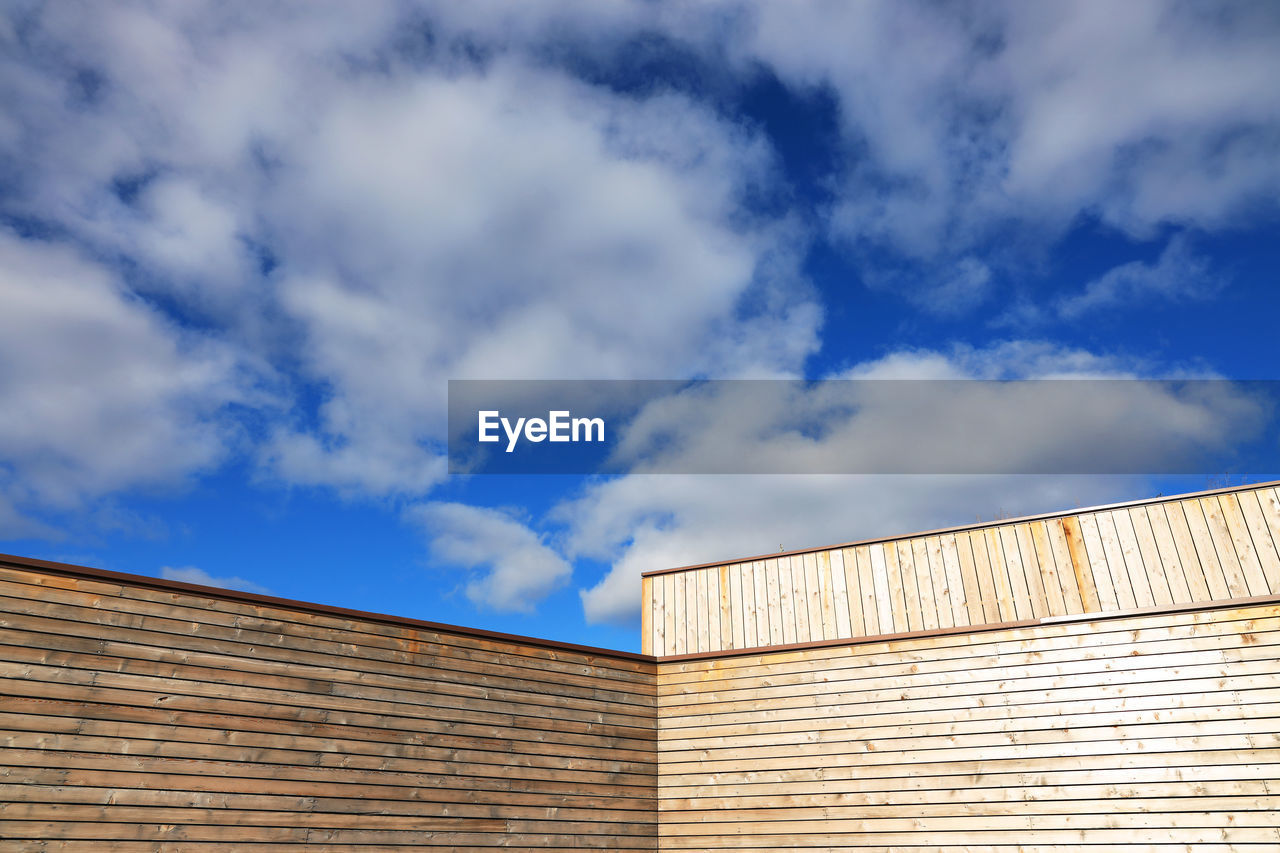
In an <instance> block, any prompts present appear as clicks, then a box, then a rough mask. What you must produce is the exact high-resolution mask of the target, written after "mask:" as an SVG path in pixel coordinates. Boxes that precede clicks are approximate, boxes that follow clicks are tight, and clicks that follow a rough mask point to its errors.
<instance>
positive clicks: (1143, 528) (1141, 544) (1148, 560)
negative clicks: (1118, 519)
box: [1127, 506, 1173, 607]
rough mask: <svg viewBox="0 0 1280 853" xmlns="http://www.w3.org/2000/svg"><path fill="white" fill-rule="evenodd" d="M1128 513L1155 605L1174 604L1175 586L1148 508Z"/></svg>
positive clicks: (1135, 509) (1166, 605) (1131, 510)
mask: <svg viewBox="0 0 1280 853" xmlns="http://www.w3.org/2000/svg"><path fill="white" fill-rule="evenodd" d="M1127 514H1128V516H1129V524H1130V525H1131V526H1132V527H1133V535H1134V537H1135V538H1136V539H1137V542H1138V554H1139V555H1140V557H1141V560H1142V565H1143V568H1144V571H1145V573H1146V576H1147V581H1148V583H1149V584H1150V587H1151V597H1152V598H1153V599H1154V600H1155V606H1157V607H1168V606H1169V605H1171V604H1173V587H1172V585H1171V584H1170V582H1169V576H1168V574H1167V573H1166V572H1165V564H1164V560H1163V559H1162V558H1161V555H1160V549H1159V547H1158V546H1157V545H1156V534H1155V530H1154V529H1153V528H1152V526H1151V519H1150V518H1148V516H1147V508H1146V507H1144V506H1140V507H1133V508H1131V509H1129V510H1128V512H1127Z"/></svg>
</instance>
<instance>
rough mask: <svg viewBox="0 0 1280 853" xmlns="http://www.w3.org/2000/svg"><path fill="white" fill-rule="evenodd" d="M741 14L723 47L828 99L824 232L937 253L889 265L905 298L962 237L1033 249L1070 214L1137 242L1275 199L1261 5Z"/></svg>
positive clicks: (1270, 91)
mask: <svg viewBox="0 0 1280 853" xmlns="http://www.w3.org/2000/svg"><path fill="white" fill-rule="evenodd" d="M740 8H742V9H743V14H742V15H740V16H739V27H740V29H739V30H738V32H737V35H738V37H737V38H736V39H735V40H734V41H733V42H732V44H733V50H732V53H733V54H734V55H737V56H738V57H739V58H740V59H742V60H743V61H744V62H752V61H756V62H762V63H764V64H766V65H767V66H768V67H769V68H771V69H772V70H773V71H775V72H776V73H777V74H778V75H779V76H780V77H781V78H782V79H783V80H785V81H787V82H788V83H789V84H790V85H792V86H794V87H797V88H800V89H803V88H805V87H809V88H810V89H815V90H816V89H819V88H826V89H828V90H830V91H832V92H834V93H835V96H836V100H837V104H838V109H839V118H840V122H841V127H842V133H843V139H844V147H845V152H846V154H847V159H846V162H847V164H848V166H847V168H845V169H844V170H843V171H842V173H841V174H840V175H838V176H833V182H834V186H835V187H836V189H835V196H834V201H833V204H832V206H831V211H830V217H829V222H830V227H831V231H832V233H833V235H835V236H836V237H837V238H838V239H840V240H843V241H844V242H846V243H847V244H848V245H850V246H851V247H852V248H853V249H854V250H855V251H856V252H857V253H858V254H859V256H860V257H862V258H863V259H864V260H865V262H866V263H867V264H868V265H870V266H873V267H874V265H875V263H876V259H877V258H878V257H879V256H878V255H877V254H876V252H883V251H888V252H891V253H893V254H895V255H896V256H898V257H900V258H909V259H912V260H913V261H915V262H925V263H928V264H930V266H931V268H932V269H933V270H934V273H933V274H932V275H923V276H921V275H917V276H915V277H914V278H912V277H908V276H893V275H889V276H887V277H882V280H883V281H885V283H886V284H888V285H890V286H892V287H894V288H895V289H899V290H902V291H903V292H904V293H905V294H906V295H907V296H908V297H911V298H913V299H914V300H916V301H921V300H927V299H928V295H929V293H930V292H931V291H934V290H938V289H941V290H942V291H943V292H945V291H946V290H947V289H948V283H949V282H956V281H959V279H957V278H956V277H955V276H953V275H952V274H951V271H952V270H954V268H955V265H956V264H957V263H958V262H960V260H961V259H962V258H964V257H966V256H967V255H968V253H969V252H970V251H971V250H973V249H974V248H977V247H981V248H983V249H989V247H990V246H991V245H992V244H993V242H999V243H1002V244H1003V245H1004V247H1005V248H1006V249H1007V248H1010V247H1016V248H1018V250H1019V251H1021V252H1022V253H1023V254H1026V255H1031V256H1034V253H1035V251H1036V248H1035V247H1040V248H1041V249H1042V248H1044V247H1045V246H1046V245H1051V244H1052V243H1053V241H1054V240H1056V239H1057V238H1058V237H1060V236H1061V235H1062V234H1063V233H1065V232H1066V231H1067V230H1068V229H1070V228H1071V227H1073V226H1074V225H1075V224H1077V223H1078V222H1079V221H1081V219H1082V218H1083V219H1086V220H1087V219H1094V220H1097V221H1101V222H1103V223H1105V224H1106V225H1108V226H1111V227H1114V228H1117V229H1120V230H1121V231H1123V232H1125V233H1127V234H1129V235H1130V236H1133V237H1139V238H1144V239H1145V238H1150V237H1152V236H1154V234H1155V233H1156V231H1157V229H1158V228H1160V227H1161V226H1163V225H1167V224H1177V225H1184V226H1185V225H1195V226H1200V227H1206V228H1216V227H1222V226H1227V225H1232V224H1237V223H1240V222H1244V221H1247V218H1248V217H1251V216H1253V215H1256V214H1257V213H1259V212H1260V211H1261V212H1265V213H1266V214H1267V215H1274V213H1275V211H1276V206H1275V199H1276V197H1277V195H1278V192H1277V191H1278V190H1280V156H1277V153H1278V152H1280V100H1277V99H1276V98H1275V96H1274V83H1273V81H1274V80H1275V79H1276V77H1277V76H1280V52H1277V50H1276V41H1277V36H1278V35H1280V15H1277V13H1276V9H1275V8H1274V7H1271V6H1269V5H1267V4H1248V3H1241V4H1228V5H1226V6H1213V7H1210V6H1203V5H1197V4H1190V3H1175V2H1162V0H1137V2H1132V3H1125V4H1123V7H1122V8H1115V9H1110V8H1109V9H1106V10H1105V11H1104V10H1102V9H1101V8H1100V7H1098V6H1096V5H1095V4H1091V3H1059V4H1050V5H1046V4H1034V3H1016V2H1010V3H961V4H948V5H946V6H944V7H938V6H936V5H933V4H923V3H895V2H886V3H857V4H848V3H829V2H823V0H814V2H808V3H787V4H774V3H750V4H743V5H742V6H741V7H740ZM903 45H910V47H911V49H910V50H904V49H902V47H903ZM1023 266H1025V264H1024V265H1023ZM892 269H893V268H892V267H890V271H892ZM1013 271H1014V272H1017V271H1018V269H1017V266H1016V265H1015V267H1014V269H1013ZM876 278H877V277H875V276H873V277H872V281H875V280H876Z"/></svg>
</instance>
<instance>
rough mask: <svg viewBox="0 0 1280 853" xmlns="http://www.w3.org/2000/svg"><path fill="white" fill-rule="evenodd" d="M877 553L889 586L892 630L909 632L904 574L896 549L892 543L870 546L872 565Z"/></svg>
mask: <svg viewBox="0 0 1280 853" xmlns="http://www.w3.org/2000/svg"><path fill="white" fill-rule="evenodd" d="M877 552H878V556H879V560H880V562H881V564H882V565H883V566H884V570H885V577H886V579H887V580H888V584H889V595H890V602H891V604H892V608H893V630H894V631H910V630H911V624H910V622H908V621H907V595H906V592H907V589H906V588H907V582H906V580H905V578H904V577H903V575H904V572H903V571H902V565H901V563H900V562H899V559H898V549H897V547H896V546H895V545H894V543H892V542H886V543H884V544H880V543H876V544H873V545H872V546H871V558H872V561H873V562H872V564H873V565H874V564H875V560H876V559H877Z"/></svg>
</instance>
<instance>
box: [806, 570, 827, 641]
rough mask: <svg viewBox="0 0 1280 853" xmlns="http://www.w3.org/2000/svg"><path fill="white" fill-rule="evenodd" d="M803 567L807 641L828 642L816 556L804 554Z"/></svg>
mask: <svg viewBox="0 0 1280 853" xmlns="http://www.w3.org/2000/svg"><path fill="white" fill-rule="evenodd" d="M800 559H801V564H802V565H803V566H804V585H805V586H804V588H805V604H806V607H807V609H808V611H809V639H810V641H815V640H829V639H832V638H831V637H828V636H827V634H826V626H825V625H824V623H823V610H822V585H821V583H822V582H821V579H820V576H819V574H818V556H817V555H816V554H814V553H808V554H804V555H803V556H802V557H801V558H800Z"/></svg>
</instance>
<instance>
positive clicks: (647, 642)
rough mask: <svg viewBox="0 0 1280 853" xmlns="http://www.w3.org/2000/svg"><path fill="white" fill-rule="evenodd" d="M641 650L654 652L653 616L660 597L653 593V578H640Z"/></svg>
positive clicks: (648, 652) (649, 652) (647, 652)
mask: <svg viewBox="0 0 1280 853" xmlns="http://www.w3.org/2000/svg"><path fill="white" fill-rule="evenodd" d="M640 602H641V605H640V650H641V651H642V652H644V653H645V654H649V655H651V654H653V648H654V638H653V617H654V611H655V610H656V609H657V607H658V599H657V597H656V596H655V595H654V594H653V578H641V580H640Z"/></svg>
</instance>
